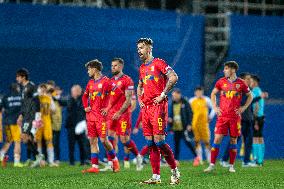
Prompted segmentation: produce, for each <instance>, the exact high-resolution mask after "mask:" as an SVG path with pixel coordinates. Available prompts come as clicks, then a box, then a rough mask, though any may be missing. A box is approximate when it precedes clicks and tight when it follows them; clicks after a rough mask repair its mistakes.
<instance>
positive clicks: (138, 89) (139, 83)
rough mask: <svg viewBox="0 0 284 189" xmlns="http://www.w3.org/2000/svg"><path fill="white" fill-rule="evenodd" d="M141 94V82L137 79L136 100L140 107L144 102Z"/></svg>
mask: <svg viewBox="0 0 284 189" xmlns="http://www.w3.org/2000/svg"><path fill="white" fill-rule="evenodd" d="M142 95H143V82H142V81H141V80H139V82H138V86H137V96H138V102H139V105H140V108H143V107H144V104H143V102H142Z"/></svg>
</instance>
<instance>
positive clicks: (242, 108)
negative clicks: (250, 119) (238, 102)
mask: <svg viewBox="0 0 284 189" xmlns="http://www.w3.org/2000/svg"><path fill="white" fill-rule="evenodd" d="M246 95H247V97H248V98H247V100H246V103H245V104H244V105H243V106H241V107H240V108H239V109H238V110H237V113H238V114H240V115H241V114H242V113H243V112H244V111H245V110H246V109H247V108H248V107H249V105H250V104H251V102H252V100H253V95H252V92H251V91H249V92H247V93H246Z"/></svg>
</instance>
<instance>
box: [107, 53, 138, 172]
mask: <svg viewBox="0 0 284 189" xmlns="http://www.w3.org/2000/svg"><path fill="white" fill-rule="evenodd" d="M123 67H124V60H123V59H121V58H114V59H113V60H112V63H111V71H112V74H113V77H112V78H111V84H112V90H111V92H110V100H109V103H108V106H107V108H105V109H103V114H104V115H108V120H109V122H108V127H109V140H110V141H113V140H114V138H115V135H117V136H119V137H120V141H121V142H122V144H123V145H124V147H126V148H127V150H126V151H125V152H126V154H125V158H124V165H125V167H126V168H127V167H129V165H130V164H129V155H130V154H129V151H131V152H132V153H133V154H134V155H135V157H136V158H137V164H136V170H137V171H140V170H142V168H143V166H142V157H141V156H140V155H139V151H138V149H137V146H136V144H135V142H134V141H133V140H131V139H130V134H131V108H132V107H131V98H132V96H133V90H134V83H133V81H132V79H131V78H130V77H129V76H128V75H126V74H124V73H123ZM112 144H113V146H114V143H112ZM128 150H129V151H128ZM106 169H110V167H109V166H107V167H106Z"/></svg>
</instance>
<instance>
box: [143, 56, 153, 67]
mask: <svg viewBox="0 0 284 189" xmlns="http://www.w3.org/2000/svg"><path fill="white" fill-rule="evenodd" d="M154 59H155V58H154V57H153V59H152V60H151V61H149V62H147V63H146V64H145V66H149V65H150V64H152V62H153V60H154Z"/></svg>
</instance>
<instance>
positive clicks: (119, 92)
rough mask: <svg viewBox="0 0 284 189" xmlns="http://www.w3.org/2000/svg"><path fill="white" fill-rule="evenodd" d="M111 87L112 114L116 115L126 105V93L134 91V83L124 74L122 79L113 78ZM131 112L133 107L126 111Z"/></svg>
mask: <svg viewBox="0 0 284 189" xmlns="http://www.w3.org/2000/svg"><path fill="white" fill-rule="evenodd" d="M110 81H111V85H112V89H111V92H110V103H112V104H111V106H112V107H111V109H110V113H111V114H112V113H116V112H117V111H119V110H120V108H121V107H122V105H123V104H124V102H125V100H126V97H125V91H127V90H130V91H133V90H134V83H133V81H132V79H131V78H130V77H129V76H128V75H125V74H123V75H122V76H120V77H118V78H117V77H112V78H111V80H110ZM130 110H131V105H130V106H129V107H128V109H127V110H126V111H127V112H130Z"/></svg>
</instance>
